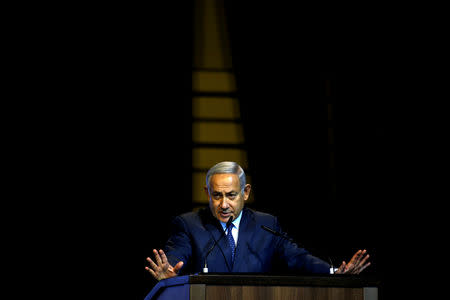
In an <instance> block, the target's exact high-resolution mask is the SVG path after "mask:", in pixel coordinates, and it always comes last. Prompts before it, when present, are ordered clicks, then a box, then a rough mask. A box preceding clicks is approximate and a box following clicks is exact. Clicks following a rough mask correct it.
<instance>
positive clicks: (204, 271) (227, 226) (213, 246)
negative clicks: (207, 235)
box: [203, 216, 233, 273]
mask: <svg viewBox="0 0 450 300" xmlns="http://www.w3.org/2000/svg"><path fill="white" fill-rule="evenodd" d="M231 222H233V216H230V218H229V219H228V222H227V225H226V230H228V228H229V227H230V226H231ZM224 236H225V231H222V235H221V236H220V238H219V239H218V240H217V241H215V243H214V244H213V245H212V247H211V248H209V250H208V252H206V256H205V266H204V267H203V273H208V265H207V263H206V259H207V258H208V255H209V254H210V253H211V252H212V251H213V249H214V248H215V247H216V245H217V243H219V241H220V240H221V239H222V238H223V237H224Z"/></svg>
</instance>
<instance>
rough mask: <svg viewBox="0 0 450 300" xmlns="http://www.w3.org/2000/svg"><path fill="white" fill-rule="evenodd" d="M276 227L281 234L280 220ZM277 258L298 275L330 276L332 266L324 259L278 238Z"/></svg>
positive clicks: (276, 222)
mask: <svg viewBox="0 0 450 300" xmlns="http://www.w3.org/2000/svg"><path fill="white" fill-rule="evenodd" d="M274 227H275V228H276V229H277V230H278V231H279V232H281V227H280V225H279V223H278V220H277V219H275V224H274ZM276 253H277V256H278V257H279V258H280V259H281V260H282V261H284V262H285V264H286V266H287V268H288V269H289V270H291V271H294V272H296V273H298V272H300V273H311V274H318V273H319V274H320V273H322V274H329V272H330V265H329V264H328V263H326V262H325V261H323V260H322V259H320V258H318V257H315V256H313V255H311V254H310V253H309V252H308V251H307V250H306V249H305V248H301V247H299V246H298V245H297V244H296V243H293V242H290V241H288V240H287V239H283V238H281V237H278V241H277V243H276Z"/></svg>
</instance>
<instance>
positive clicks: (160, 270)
mask: <svg viewBox="0 0 450 300" xmlns="http://www.w3.org/2000/svg"><path fill="white" fill-rule="evenodd" d="M153 253H154V254H155V259H156V264H155V262H154V261H153V260H152V259H151V258H150V257H147V261H148V262H149V263H150V268H149V267H145V269H146V270H147V271H149V272H150V274H152V276H153V277H155V279H157V280H162V279H166V278H171V277H175V276H177V275H178V272H179V271H180V269H181V267H183V262H182V261H179V262H178V263H177V264H176V265H175V267H172V266H171V265H170V264H169V262H168V261H167V257H166V254H165V253H164V251H162V250H159V253H158V251H156V249H153Z"/></svg>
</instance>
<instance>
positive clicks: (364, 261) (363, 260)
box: [358, 254, 370, 266]
mask: <svg viewBox="0 0 450 300" xmlns="http://www.w3.org/2000/svg"><path fill="white" fill-rule="evenodd" d="M369 257H370V255H369V254H367V255H366V256H365V257H364V258H363V259H362V260H361V261H360V262H359V263H358V265H360V266H362V265H364V264H365V263H366V261H367V260H368V259H369Z"/></svg>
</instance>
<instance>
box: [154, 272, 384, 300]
mask: <svg viewBox="0 0 450 300" xmlns="http://www.w3.org/2000/svg"><path fill="white" fill-rule="evenodd" d="M184 277H185V278H178V279H177V283H176V284H171V283H170V280H171V279H168V280H167V282H166V283H165V284H163V288H161V287H160V288H159V290H158V291H156V292H155V291H153V290H152V291H153V293H152V292H150V294H152V295H150V294H149V295H148V296H147V297H146V300H149V299H171V298H172V297H173V296H169V297H165V296H164V293H165V292H166V293H167V295H169V294H170V293H172V294H171V295H177V297H176V298H177V299H186V300H187V299H190V300H212V299H214V300H240V299H245V300H253V299H258V300H273V299H276V300H281V299H283V300H285V299H301V300H309V299H314V300H344V299H345V300H347V299H348V300H377V299H378V287H379V282H378V281H376V280H374V279H369V278H365V277H359V276H348V275H327V276H266V275H259V274H258V275H251V274H205V275H189V276H184ZM177 287H178V288H179V289H180V290H178V291H176V290H175V288H177ZM171 289H172V290H171ZM183 290H184V292H183ZM183 293H184V295H183ZM150 296H151V297H150Z"/></svg>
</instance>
